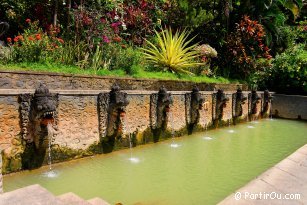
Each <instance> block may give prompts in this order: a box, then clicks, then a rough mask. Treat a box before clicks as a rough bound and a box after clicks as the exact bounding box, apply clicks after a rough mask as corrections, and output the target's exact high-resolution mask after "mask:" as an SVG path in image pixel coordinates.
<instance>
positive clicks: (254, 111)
mask: <svg viewBox="0 0 307 205" xmlns="http://www.w3.org/2000/svg"><path fill="white" fill-rule="evenodd" d="M260 99H261V97H259V95H258V93H257V92H256V91H255V90H253V91H252V96H251V114H252V115H255V114H257V113H258V109H257V104H258V103H259V102H260Z"/></svg>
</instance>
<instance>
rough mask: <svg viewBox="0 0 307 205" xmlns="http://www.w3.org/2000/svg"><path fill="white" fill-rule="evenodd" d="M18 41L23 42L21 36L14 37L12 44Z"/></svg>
mask: <svg viewBox="0 0 307 205" xmlns="http://www.w3.org/2000/svg"><path fill="white" fill-rule="evenodd" d="M18 41H23V37H22V36H20V35H19V36H16V37H15V38H14V42H18Z"/></svg>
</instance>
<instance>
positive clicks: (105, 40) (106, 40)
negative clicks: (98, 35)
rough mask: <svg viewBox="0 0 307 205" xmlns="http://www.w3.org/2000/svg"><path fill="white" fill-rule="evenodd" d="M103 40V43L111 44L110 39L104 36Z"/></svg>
mask: <svg viewBox="0 0 307 205" xmlns="http://www.w3.org/2000/svg"><path fill="white" fill-rule="evenodd" d="M102 40H103V42H105V43H110V42H111V41H110V39H109V38H108V37H107V36H103V37H102Z"/></svg>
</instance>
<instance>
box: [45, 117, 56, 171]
mask: <svg viewBox="0 0 307 205" xmlns="http://www.w3.org/2000/svg"><path fill="white" fill-rule="evenodd" d="M47 130H48V165H49V170H51V169H52V156H51V141H52V137H53V135H54V129H53V127H52V124H51V123H48V125H47Z"/></svg>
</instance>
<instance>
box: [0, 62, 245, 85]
mask: <svg viewBox="0 0 307 205" xmlns="http://www.w3.org/2000/svg"><path fill="white" fill-rule="evenodd" d="M0 70H3V71H36V72H52V73H61V74H72V75H94V76H111V77H132V78H145V79H160V80H182V81H191V82H196V83H201V82H202V83H239V81H237V80H231V79H226V78H222V77H218V78H212V77H208V76H191V75H188V74H180V75H178V74H175V73H170V72H153V71H145V70H142V69H140V68H138V69H135V71H134V72H133V74H130V75H128V74H126V72H125V71H124V70H121V69H117V70H99V71H95V70H93V69H80V68H79V67H77V66H68V65H63V64H56V63H10V64H1V63H0Z"/></svg>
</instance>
